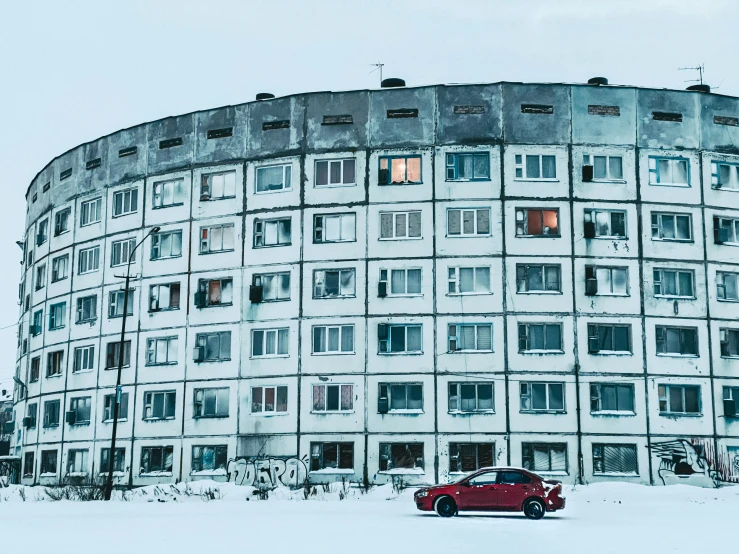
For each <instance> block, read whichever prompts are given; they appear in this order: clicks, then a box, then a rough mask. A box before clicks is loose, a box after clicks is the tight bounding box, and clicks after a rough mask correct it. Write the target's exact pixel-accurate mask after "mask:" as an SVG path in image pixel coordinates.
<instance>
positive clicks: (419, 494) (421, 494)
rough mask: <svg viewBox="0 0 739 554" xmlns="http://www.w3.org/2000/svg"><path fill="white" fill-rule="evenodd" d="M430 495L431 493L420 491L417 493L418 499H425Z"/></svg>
mask: <svg viewBox="0 0 739 554" xmlns="http://www.w3.org/2000/svg"><path fill="white" fill-rule="evenodd" d="M428 495H429V491H418V492H417V493H416V498H423V497H424V496H428Z"/></svg>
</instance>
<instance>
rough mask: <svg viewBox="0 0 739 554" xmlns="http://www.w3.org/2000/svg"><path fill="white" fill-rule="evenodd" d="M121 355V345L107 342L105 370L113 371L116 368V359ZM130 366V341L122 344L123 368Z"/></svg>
mask: <svg viewBox="0 0 739 554" xmlns="http://www.w3.org/2000/svg"><path fill="white" fill-rule="evenodd" d="M120 354H121V343H120V342H118V341H116V342H109V343H108V344H107V345H106V346H105V369H115V368H117V367H118V358H119V356H120ZM130 365H131V341H130V340H127V341H124V342H123V366H122V367H128V366H130Z"/></svg>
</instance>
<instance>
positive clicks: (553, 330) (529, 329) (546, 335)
mask: <svg viewBox="0 0 739 554" xmlns="http://www.w3.org/2000/svg"><path fill="white" fill-rule="evenodd" d="M562 350H563V348H562V325H561V324H560V323H519V324H518V351H519V352H537V351H538V352H562Z"/></svg>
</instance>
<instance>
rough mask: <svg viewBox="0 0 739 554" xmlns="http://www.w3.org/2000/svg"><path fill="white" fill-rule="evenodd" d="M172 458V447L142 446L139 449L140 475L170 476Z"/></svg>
mask: <svg viewBox="0 0 739 554" xmlns="http://www.w3.org/2000/svg"><path fill="white" fill-rule="evenodd" d="M173 458H174V447H172V446H144V447H142V448H141V469H140V471H139V473H140V474H149V475H152V474H153V475H156V474H162V473H164V474H171V473H172V463H173Z"/></svg>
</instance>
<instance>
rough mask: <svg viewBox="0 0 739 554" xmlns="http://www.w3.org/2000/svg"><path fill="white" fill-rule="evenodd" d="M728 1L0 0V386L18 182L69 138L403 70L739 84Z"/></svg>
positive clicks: (429, 78) (429, 79) (12, 301)
mask: <svg viewBox="0 0 739 554" xmlns="http://www.w3.org/2000/svg"><path fill="white" fill-rule="evenodd" d="M738 18H739V0H700V1H696V0H610V1H605V0H510V1H509V0H312V1H305V0H294V1H286V0H268V1H266V2H265V1H251V0H243V1H237V0H230V1H228V0H222V1H218V0H203V1H195V0H171V1H170V0H166V1H165V0H127V1H125V2H113V1H106V0H97V1H76V0H65V1H64V2H59V1H58V0H47V1H42V2H39V1H33V0H25V1H23V2H18V1H10V0H6V1H5V2H0V106H2V120H0V121H1V123H0V162H1V166H0V167H1V168H2V186H3V189H4V195H3V205H4V206H3V208H4V213H3V216H2V223H0V225H2V228H3V230H4V233H3V235H2V237H3V240H2V241H0V256H2V259H3V261H4V267H5V271H3V272H2V273H0V285H2V286H1V287H0V291H2V292H1V293H0V314H1V315H0V327H5V326H7V325H12V327H10V328H8V329H4V330H0V353H2V359H0V386H2V387H6V388H8V387H9V386H10V384H11V382H10V377H11V376H12V371H13V367H14V363H15V354H16V330H15V326H14V324H15V323H16V322H17V316H18V305H17V301H18V295H17V291H18V280H19V275H20V263H19V262H20V259H21V256H20V254H21V252H20V250H19V249H18V247H17V246H16V244H15V241H16V240H21V239H22V238H23V232H24V219H25V198H24V195H25V192H26V188H27V187H28V185H29V183H30V181H31V179H32V178H33V177H34V175H35V174H36V173H37V172H38V171H39V170H40V169H41V168H43V166H44V165H45V164H46V163H48V162H49V161H50V160H51V159H52V158H54V157H55V156H57V155H59V154H61V153H62V152H64V151H65V150H68V149H69V148H72V147H74V146H76V145H77V144H79V143H82V142H86V141H89V140H92V139H95V138H97V137H99V136H101V135H105V134H108V133H111V132H113V131H116V130H118V129H121V128H123V127H129V126H131V125H135V124H138V123H142V122H144V121H149V120H153V119H159V118H162V117H165V116H168V115H176V114H180V113H185V112H190V111H194V110H200V109H206V108H213V107H217V106H221V105H227V104H237V103H240V102H245V101H249V100H253V99H254V95H255V94H256V93H257V92H262V91H264V92H272V93H274V94H277V95H278V96H279V95H284V94H292V93H298V92H307V91H315V90H346V89H362V88H370V87H376V86H377V85H378V84H379V76H378V75H377V73H373V74H370V73H369V72H370V70H371V69H372V68H371V67H370V64H372V63H375V62H382V63H384V64H385V68H384V76H385V77H391V76H395V77H402V78H404V79H405V80H406V82H407V83H408V85H425V84H435V83H466V82H494V81H503V80H508V81H543V82H559V81H562V82H584V81H586V80H587V79H588V78H589V77H593V76H596V75H597V76H601V75H602V76H605V77H608V79H609V80H610V82H611V83H613V84H629V85H636V86H647V87H664V88H676V89H681V88H684V87H685V86H687V85H688V84H690V83H685V82H684V81H685V80H686V79H692V78H694V76H695V74H694V73H693V72H689V71H678V68H679V67H684V66H696V65H699V64H701V63H705V65H706V81H707V82H708V83H709V84H711V85H713V86H714V87H715V86H719V85H720V89H719V90H718V91H717V92H719V93H721V94H729V95H739V72H738V71H737V61H736V52H737V47H736V43H735V37H736V34H737V20H738Z"/></svg>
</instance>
